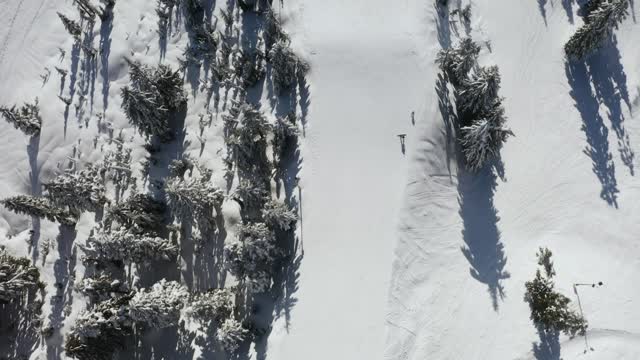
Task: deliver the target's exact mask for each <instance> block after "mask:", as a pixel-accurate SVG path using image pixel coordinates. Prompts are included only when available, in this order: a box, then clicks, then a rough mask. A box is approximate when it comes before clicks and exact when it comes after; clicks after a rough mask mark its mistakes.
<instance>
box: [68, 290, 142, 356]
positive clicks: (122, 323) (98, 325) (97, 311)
mask: <svg viewBox="0 0 640 360" xmlns="http://www.w3.org/2000/svg"><path fill="white" fill-rule="evenodd" d="M132 296H133V294H126V295H124V296H121V297H117V298H113V299H109V300H106V301H103V302H100V303H98V304H96V306H94V307H93V308H92V309H91V310H89V311H85V312H83V313H81V314H80V315H79V316H78V317H77V318H76V322H75V324H74V325H73V327H72V328H71V330H70V331H69V333H68V334H67V336H66V338H65V346H64V349H65V354H66V355H67V356H70V357H73V358H75V359H79V360H111V359H112V357H113V353H114V351H115V350H116V349H117V348H119V347H122V344H123V338H124V337H125V336H127V335H128V334H130V333H131V328H132V325H133V322H132V321H131V320H130V319H129V317H128V316H127V303H128V302H129V300H130V299H131V297H132Z"/></svg>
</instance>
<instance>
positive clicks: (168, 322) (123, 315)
mask: <svg viewBox="0 0 640 360" xmlns="http://www.w3.org/2000/svg"><path fill="white" fill-rule="evenodd" d="M111 294H112V297H111V298H109V299H106V300H104V301H102V302H100V303H98V304H96V305H95V306H94V307H93V308H92V309H91V310H88V311H85V312H84V313H82V314H81V315H80V316H78V318H77V319H76V323H75V324H74V326H73V327H72V329H71V331H70V333H69V334H68V335H67V338H66V342H65V351H66V354H67V355H69V356H72V357H74V358H77V359H111V357H112V354H113V353H114V351H116V350H117V349H118V348H119V347H121V346H122V344H123V343H124V339H125V337H126V336H127V335H128V334H131V333H132V332H133V331H134V329H141V330H143V329H162V328H167V327H173V326H178V325H179V324H180V323H181V321H186V320H190V321H195V322H199V323H202V324H205V325H203V326H207V327H208V328H210V327H215V331H216V339H217V340H218V341H219V342H220V344H221V345H222V346H223V347H224V348H225V349H226V350H227V351H229V352H233V351H235V350H236V349H237V347H238V346H239V343H240V342H241V341H242V340H243V339H244V337H245V336H246V334H247V330H246V329H245V328H244V327H243V326H242V324H241V323H240V322H239V321H238V320H237V319H236V317H235V316H234V307H235V305H234V301H233V294H232V293H231V292H230V291H229V290H226V289H212V290H210V291H207V292H204V293H194V294H190V293H189V291H188V290H187V288H186V287H185V286H184V285H181V284H179V283H178V282H175V281H166V280H164V279H163V280H160V281H159V282H157V283H155V284H154V285H153V286H152V287H151V288H148V289H140V290H133V291H128V292H124V293H122V292H118V293H117V294H116V293H114V292H111Z"/></svg>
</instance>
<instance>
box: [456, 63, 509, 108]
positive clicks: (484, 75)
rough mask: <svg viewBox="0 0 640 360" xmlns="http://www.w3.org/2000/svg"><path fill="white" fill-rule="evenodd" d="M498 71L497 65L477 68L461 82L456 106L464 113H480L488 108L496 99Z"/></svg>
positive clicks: (498, 88)
mask: <svg viewBox="0 0 640 360" xmlns="http://www.w3.org/2000/svg"><path fill="white" fill-rule="evenodd" d="M498 90H500V73H499V72H498V67H497V66H491V67H488V68H485V67H481V68H477V69H476V71H475V72H474V73H473V75H472V76H471V77H470V78H469V79H466V80H464V81H463V82H462V85H461V87H460V90H459V92H458V95H459V97H458V107H459V108H460V109H462V110H463V111H464V112H466V113H471V114H481V113H482V112H483V111H487V110H489V109H490V108H491V107H492V106H493V104H494V103H495V101H496V100H497V99H498Z"/></svg>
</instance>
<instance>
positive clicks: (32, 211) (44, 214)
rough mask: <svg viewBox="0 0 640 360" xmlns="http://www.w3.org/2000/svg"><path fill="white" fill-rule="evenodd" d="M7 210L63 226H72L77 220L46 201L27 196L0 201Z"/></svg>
mask: <svg viewBox="0 0 640 360" xmlns="http://www.w3.org/2000/svg"><path fill="white" fill-rule="evenodd" d="M0 204H2V205H4V206H5V207H6V208H7V209H9V210H11V211H13V212H15V213H18V214H25V215H31V216H35V217H39V218H43V219H47V220H49V221H54V222H59V223H61V224H63V225H68V226H74V225H75V224H76V222H77V221H78V219H77V218H76V217H75V216H73V215H72V214H71V213H69V212H68V211H66V210H63V209H60V208H57V207H55V206H54V205H53V204H51V203H50V202H49V201H48V200H47V199H45V198H42V197H36V196H29V195H17V196H13V197H10V198H6V199H4V200H1V201H0Z"/></svg>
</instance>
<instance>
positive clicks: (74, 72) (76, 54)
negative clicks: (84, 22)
mask: <svg viewBox="0 0 640 360" xmlns="http://www.w3.org/2000/svg"><path fill="white" fill-rule="evenodd" d="M80 49H81V46H80V42H79V41H76V42H75V43H73V47H72V48H71V70H70V75H69V99H71V101H73V96H74V95H75V93H76V82H77V80H78V67H79V64H80ZM68 120H69V105H67V106H66V107H65V111H64V136H65V137H66V136H67V121H68Z"/></svg>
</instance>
